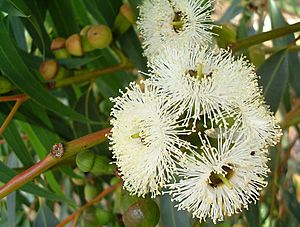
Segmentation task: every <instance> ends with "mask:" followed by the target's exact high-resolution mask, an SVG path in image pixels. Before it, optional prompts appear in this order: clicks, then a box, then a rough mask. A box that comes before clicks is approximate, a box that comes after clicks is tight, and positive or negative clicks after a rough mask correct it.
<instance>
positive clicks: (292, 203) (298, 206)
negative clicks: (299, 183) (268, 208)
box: [283, 186, 300, 222]
mask: <svg viewBox="0 0 300 227" xmlns="http://www.w3.org/2000/svg"><path fill="white" fill-rule="evenodd" d="M283 196H284V199H285V202H286V205H287V208H288V210H289V211H290V212H291V213H292V215H293V216H294V217H295V218H296V219H297V220H298V222H300V203H298V200H297V198H296V189H295V187H294V186H293V187H292V190H291V191H287V190H286V191H284V192H283Z"/></svg>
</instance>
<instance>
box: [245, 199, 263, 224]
mask: <svg viewBox="0 0 300 227" xmlns="http://www.w3.org/2000/svg"><path fill="white" fill-rule="evenodd" d="M245 215H246V218H247V223H248V225H247V226H248V227H257V226H260V215H259V203H256V204H250V206H249V208H248V209H247V210H245Z"/></svg>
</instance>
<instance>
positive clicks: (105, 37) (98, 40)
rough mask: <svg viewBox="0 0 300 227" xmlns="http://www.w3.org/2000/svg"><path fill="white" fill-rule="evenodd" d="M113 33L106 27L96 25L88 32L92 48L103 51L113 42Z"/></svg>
mask: <svg viewBox="0 0 300 227" xmlns="http://www.w3.org/2000/svg"><path fill="white" fill-rule="evenodd" d="M112 37H113V36H112V32H111V30H110V28H109V27H108V26H106V25H94V26H92V27H91V28H90V29H89V30H88V32H87V39H88V41H89V43H90V44H91V46H92V47H94V48H97V49H103V48H106V47H108V46H109V44H110V43H111V41H112Z"/></svg>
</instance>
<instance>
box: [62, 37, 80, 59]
mask: <svg viewBox="0 0 300 227" xmlns="http://www.w3.org/2000/svg"><path fill="white" fill-rule="evenodd" d="M66 48H67V50H68V52H69V53H70V54H72V55H74V56H82V55H83V48H82V45H81V37H80V35H79V34H73V35H71V36H69V38H67V40H66Z"/></svg>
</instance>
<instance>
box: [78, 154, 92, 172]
mask: <svg viewBox="0 0 300 227" xmlns="http://www.w3.org/2000/svg"><path fill="white" fill-rule="evenodd" d="M94 160H95V153H94V152H92V151H82V152H80V153H78V154H77V155H76V164H77V166H78V168H79V169H80V170H81V171H82V172H89V171H90V170H91V169H92V168H93V165H94Z"/></svg>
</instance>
